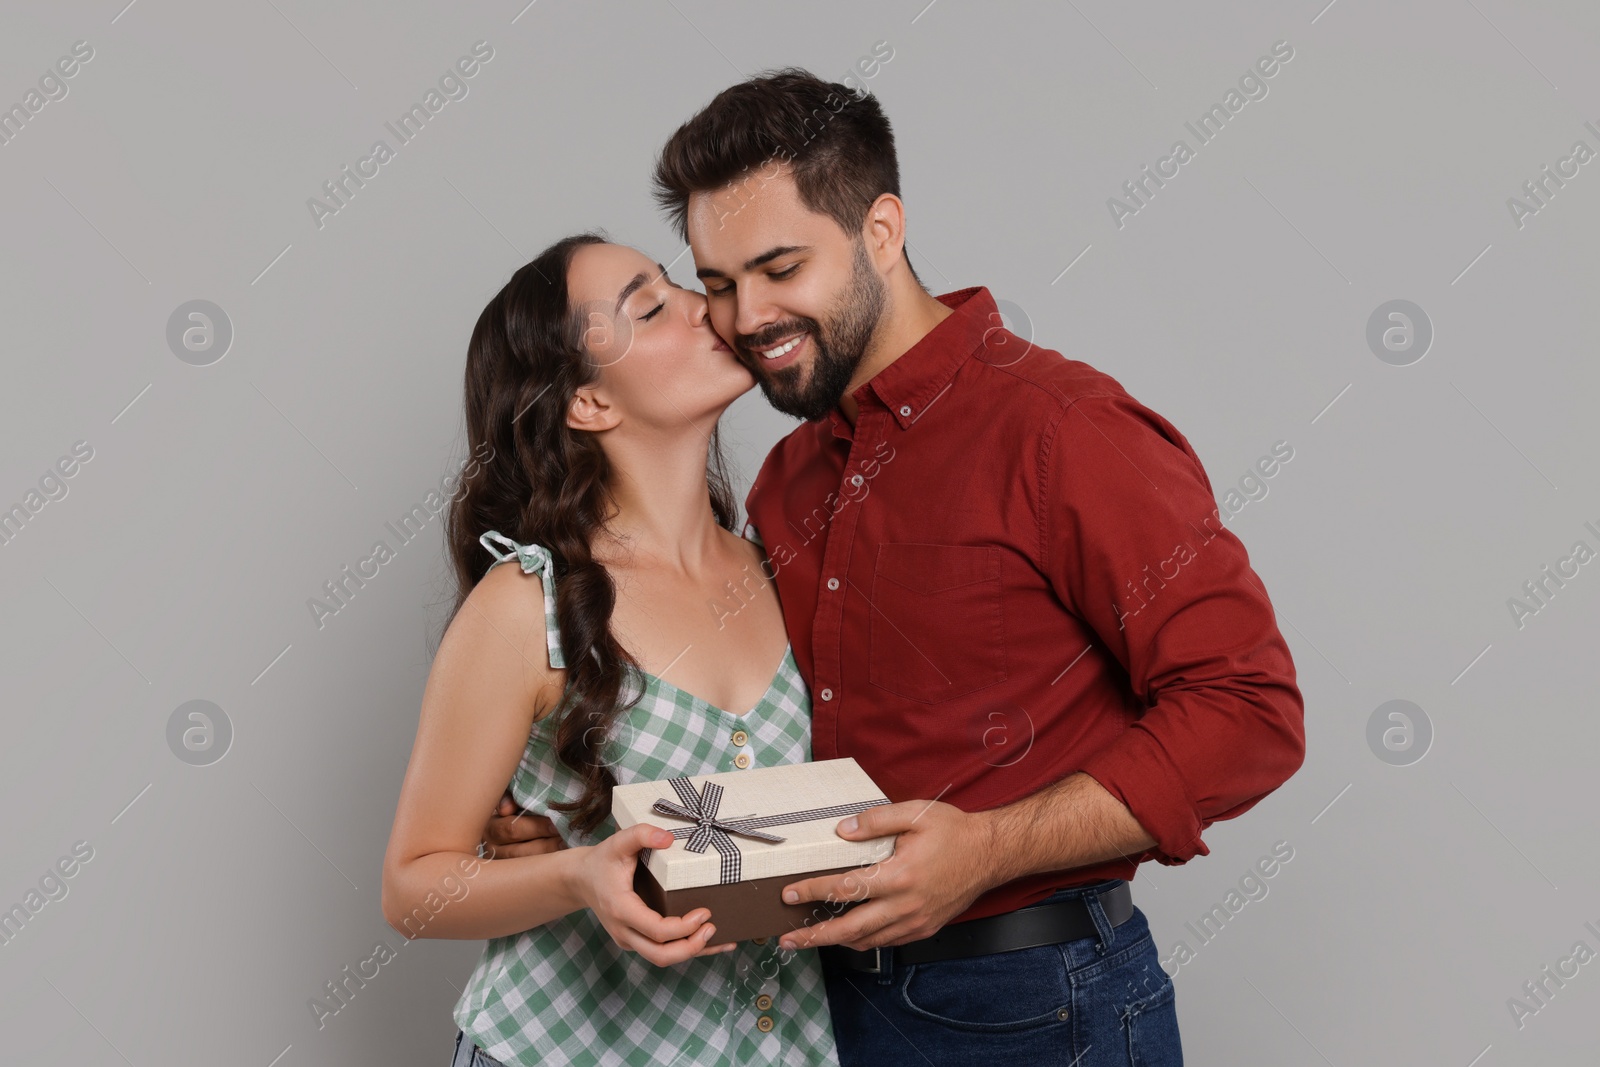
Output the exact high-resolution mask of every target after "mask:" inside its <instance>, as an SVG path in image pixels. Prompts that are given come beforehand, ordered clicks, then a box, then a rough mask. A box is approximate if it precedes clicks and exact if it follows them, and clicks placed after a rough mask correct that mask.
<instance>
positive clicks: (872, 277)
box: [741, 240, 888, 422]
mask: <svg viewBox="0 0 1600 1067" xmlns="http://www.w3.org/2000/svg"><path fill="white" fill-rule="evenodd" d="M887 295H888V294H887V288H886V287H885V286H884V284H883V279H882V278H880V277H878V273H877V271H875V270H873V269H872V262H871V261H870V260H868V259H867V250H866V245H865V244H864V243H863V242H862V241H860V240H857V241H856V243H855V254H854V255H853V256H852V257H851V270H850V283H849V285H847V286H846V287H845V291H844V294H843V296H842V298H841V299H840V301H839V305H838V307H837V308H836V309H835V311H834V313H833V315H832V316H831V317H830V318H829V319H828V322H827V325H826V326H823V325H822V324H821V323H819V322H818V321H817V320H816V319H810V318H796V319H790V320H789V321H788V322H782V323H775V324H774V325H773V326H771V327H769V328H768V329H766V330H763V331H762V332H761V333H760V334H759V335H756V336H755V337H754V338H753V339H754V340H755V341H756V343H757V344H769V343H771V342H772V341H777V340H780V339H782V338H784V337H788V336H792V335H794V334H796V333H797V332H800V331H803V332H804V333H805V334H806V335H807V336H808V337H809V338H810V340H811V343H812V345H813V346H815V349H816V350H815V351H814V352H813V353H812V356H811V376H810V378H809V380H806V381H804V382H802V378H801V376H802V375H803V374H804V373H805V368H804V367H803V366H800V365H799V364H796V365H794V366H790V367H784V368H783V369H782V370H776V371H772V372H770V373H768V372H767V371H765V370H762V369H761V368H760V363H761V360H762V358H763V357H762V356H761V354H760V353H759V352H752V353H750V354H751V355H752V356H754V362H755V364H756V371H755V376H756V381H757V382H759V383H760V385H761V392H762V393H763V394H764V395H765V396H766V398H767V403H769V404H771V405H772V406H773V407H775V408H777V409H778V410H779V411H781V412H783V413H784V414H785V415H792V416H793V417H795V418H797V419H805V420H806V421H807V422H816V421H818V420H820V419H822V418H823V417H825V416H826V415H827V414H828V412H830V411H832V410H833V409H834V408H835V407H836V406H838V403H839V400H840V398H841V397H843V396H844V391H845V387H846V386H848V385H849V384H850V378H851V376H852V375H853V374H855V372H856V368H857V367H859V366H860V365H861V360H862V358H863V357H864V356H865V355H866V351H867V345H868V344H869V343H871V341H872V337H873V334H874V333H875V332H876V330H877V327H878V321H879V320H880V319H881V318H882V317H883V309H884V305H885V303H886V302H887ZM741 347H742V346H741ZM745 351H746V352H749V349H748V348H746V349H745Z"/></svg>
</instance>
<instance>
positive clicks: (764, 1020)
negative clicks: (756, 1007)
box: [756, 1015, 772, 1034]
mask: <svg viewBox="0 0 1600 1067" xmlns="http://www.w3.org/2000/svg"><path fill="white" fill-rule="evenodd" d="M756 1029H757V1030H760V1031H761V1032H762V1033H763V1034H764V1033H767V1032H768V1031H770V1030H771V1029H772V1016H770V1015H763V1016H762V1017H761V1018H759V1019H757V1020H756Z"/></svg>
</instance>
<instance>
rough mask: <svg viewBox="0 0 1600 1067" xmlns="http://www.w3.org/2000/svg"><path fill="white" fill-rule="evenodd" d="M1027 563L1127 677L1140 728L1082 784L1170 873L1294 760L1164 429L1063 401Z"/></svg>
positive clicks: (1113, 408) (1252, 582)
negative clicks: (1042, 573) (1036, 564)
mask: <svg viewBox="0 0 1600 1067" xmlns="http://www.w3.org/2000/svg"><path fill="white" fill-rule="evenodd" d="M1039 470H1040V483H1041V484H1040V489H1039V496H1038V499H1039V500H1040V502H1041V515H1040V522H1039V535H1040V550H1039V551H1040V558H1041V559H1042V561H1043V564H1044V569H1045V570H1046V572H1047V573H1048V575H1049V576H1050V580H1051V582H1052V584H1053V585H1054V587H1055V591H1056V594H1057V596H1058V597H1060V599H1061V601H1062V602H1063V604H1065V605H1066V606H1067V608H1068V609H1069V610H1070V611H1072V612H1074V613H1075V614H1076V615H1077V616H1078V617H1079V618H1080V619H1082V620H1084V621H1085V622H1086V623H1087V624H1088V625H1089V627H1090V628H1091V629H1092V630H1093V631H1094V632H1095V634H1096V635H1098V637H1099V640H1100V642H1101V643H1102V644H1103V645H1104V647H1105V649H1106V650H1107V651H1109V652H1110V653H1111V655H1113V656H1114V657H1115V658H1116V659H1117V661H1118V662H1119V663H1121V664H1122V667H1123V669H1124V670H1125V671H1126V672H1127V677H1128V681H1129V684H1130V686H1131V688H1132V691H1133V695H1134V697H1135V698H1136V699H1137V702H1138V704H1139V705H1141V711H1140V713H1139V714H1138V715H1137V716H1136V717H1135V718H1133V719H1132V720H1131V721H1130V722H1129V723H1128V724H1127V726H1126V728H1125V729H1123V730H1122V731H1121V732H1120V733H1119V734H1117V735H1116V737H1115V738H1114V739H1113V740H1112V741H1111V742H1110V743H1108V744H1106V745H1105V746H1103V747H1101V748H1100V749H1099V750H1097V751H1095V752H1093V753H1091V754H1090V755H1089V756H1088V757H1087V759H1086V760H1085V761H1084V762H1083V763H1082V765H1081V767H1080V769H1081V770H1082V771H1083V772H1084V773H1086V774H1088V775H1090V776H1091V777H1093V778H1094V779H1095V781H1097V782H1099V783H1100V785H1101V786H1103V787H1104V788H1105V789H1106V790H1107V791H1108V792H1109V793H1111V795H1113V796H1115V797H1116V798H1117V799H1118V800H1119V801H1121V802H1122V803H1123V804H1125V805H1126V806H1127V807H1128V809H1129V810H1130V811H1131V812H1132V813H1133V816H1134V818H1136V819H1137V820H1138V821H1139V823H1140V825H1142V826H1143V827H1144V828H1145V830H1146V831H1147V832H1149V834H1150V835H1151V836H1152V837H1153V838H1155V840H1156V846H1155V848H1154V849H1151V850H1149V851H1147V852H1146V853H1144V855H1143V857H1141V858H1153V859H1156V860H1157V861H1159V862H1161V863H1164V864H1168V865H1173V864H1180V863H1185V862H1187V861H1188V860H1189V859H1191V858H1192V857H1194V856H1196V855H1202V856H1203V855H1207V854H1208V853H1209V852H1210V850H1209V849H1208V848H1207V847H1206V846H1205V844H1204V843H1203V842H1202V841H1201V839H1200V835H1201V833H1202V832H1203V831H1204V830H1205V829H1206V827H1208V826H1210V825H1211V823H1213V822H1215V821H1217V820H1219V819H1229V818H1233V817H1234V816H1237V815H1240V814H1242V813H1244V812H1245V811H1247V810H1249V809H1250V808H1251V807H1253V806H1254V805H1255V804H1256V802H1257V801H1259V800H1261V798H1262V797H1264V796H1266V795H1267V794H1268V793H1270V792H1272V791H1273V790H1274V789H1276V788H1277V787H1278V786H1280V785H1282V784H1283V783H1284V782H1285V781H1286V780H1287V779H1288V778H1289V776H1290V775H1292V774H1293V773H1294V772H1295V771H1296V770H1297V769H1298V768H1299V767H1300V765H1301V763H1302V762H1303V761H1304V758H1305V714H1304V704H1303V701H1302V698H1301V694H1300V690H1299V687H1298V686H1297V684H1296V682H1295V670H1294V662H1293V659H1292V658H1291V656H1290V653H1289V648H1288V645H1287V644H1286V643H1285V641H1284V639H1283V635H1282V634H1281V633H1280V632H1279V630H1278V625H1277V622H1276V619H1275V616H1274V613H1273V609H1272V604H1271V602H1270V601H1269V599H1268V597H1267V594H1266V590H1265V588H1264V586H1263V584H1262V582H1261V579H1260V578H1259V577H1258V576H1257V575H1256V573H1255V572H1254V571H1253V570H1252V569H1251V567H1250V563H1249V558H1248V556H1247V554H1246V552H1245V548H1244V545H1243V543H1242V542H1240V540H1239V539H1238V538H1237V537H1236V536H1234V534H1233V533H1232V532H1231V531H1229V530H1228V529H1227V528H1226V527H1225V526H1224V525H1223V522H1222V519H1221V518H1220V516H1219V514H1218V508H1217V504H1216V501H1215V500H1214V499H1213V497H1212V490H1211V484H1210V481H1209V479H1208V478H1207V477H1206V473H1205V470H1204V468H1203V466H1202V465H1201V463H1200V460H1199V458H1198V457H1197V456H1196V455H1195V453H1194V450H1193V449H1192V448H1191V447H1190V445H1189V443H1188V441H1187V440H1186V439H1185V438H1184V437H1183V435H1182V434H1181V433H1179V432H1178V430H1177V429H1176V428H1175V427H1173V426H1172V425H1171V424H1170V423H1168V422H1167V421H1166V420H1165V419H1163V418H1162V417H1161V416H1160V415H1157V414H1156V413H1155V412H1153V411H1151V410H1150V409H1148V408H1146V407H1144V406H1143V405H1142V404H1140V403H1139V402H1138V401H1136V400H1134V399H1133V398H1132V397H1129V396H1127V395H1126V394H1113V395H1100V396H1091V397H1085V398H1080V399H1077V400H1075V401H1074V402H1073V403H1071V404H1070V405H1069V406H1068V407H1067V409H1066V410H1065V412H1064V413H1063V414H1062V415H1061V417H1060V420H1059V422H1058V423H1057V425H1056V428H1055V431H1054V432H1053V433H1052V434H1049V435H1047V436H1046V437H1045V438H1044V440H1043V441H1042V443H1041V454H1040V462H1039Z"/></svg>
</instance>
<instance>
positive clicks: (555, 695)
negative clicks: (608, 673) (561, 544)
mask: <svg viewBox="0 0 1600 1067" xmlns="http://www.w3.org/2000/svg"><path fill="white" fill-rule="evenodd" d="M545 635H546V620H545V614H544V588H543V585H542V584H541V582H540V580H539V576H538V575H537V574H526V573H524V572H523V571H522V570H521V569H520V568H519V567H517V566H516V565H515V564H514V563H513V564H507V565H502V566H498V567H495V568H493V569H491V570H490V571H489V573H488V574H486V575H484V576H483V578H482V579H481V580H479V582H478V584H477V585H475V586H474V587H473V588H472V591H471V592H470V593H468V594H467V598H466V600H465V601H463V602H462V604H461V610H459V611H458V612H456V615H455V618H453V619H451V620H450V625H449V627H447V628H446V630H445V634H444V638H443V640H442V641H441V642H440V645H439V656H438V658H437V659H436V660H435V668H436V669H438V668H439V667H441V666H442V667H444V668H445V669H446V670H450V671H456V670H461V671H470V672H473V673H476V674H479V675H480V679H483V678H484V676H487V678H493V679H498V680H499V681H500V682H501V684H503V685H512V684H514V686H515V688H516V689H518V690H519V691H520V692H521V693H523V694H524V695H525V696H526V697H527V698H528V699H530V700H532V701H533V705H534V721H537V720H538V719H540V718H543V717H544V716H545V715H548V714H549V713H550V712H551V711H552V710H554V709H555V707H556V705H557V704H558V703H559V701H560V696H561V692H562V689H563V688H564V686H565V684H566V674H567V672H566V671H565V670H563V669H561V668H559V667H552V666H551V665H550V654H549V651H548V649H547V645H546V636H545ZM440 660H446V662H444V663H442V664H441V663H440Z"/></svg>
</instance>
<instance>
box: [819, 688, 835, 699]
mask: <svg viewBox="0 0 1600 1067" xmlns="http://www.w3.org/2000/svg"><path fill="white" fill-rule="evenodd" d="M817 695H818V696H819V697H821V698H822V699H823V700H832V699H833V690H832V689H824V690H823V691H822V692H820V693H818V694H817Z"/></svg>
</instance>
